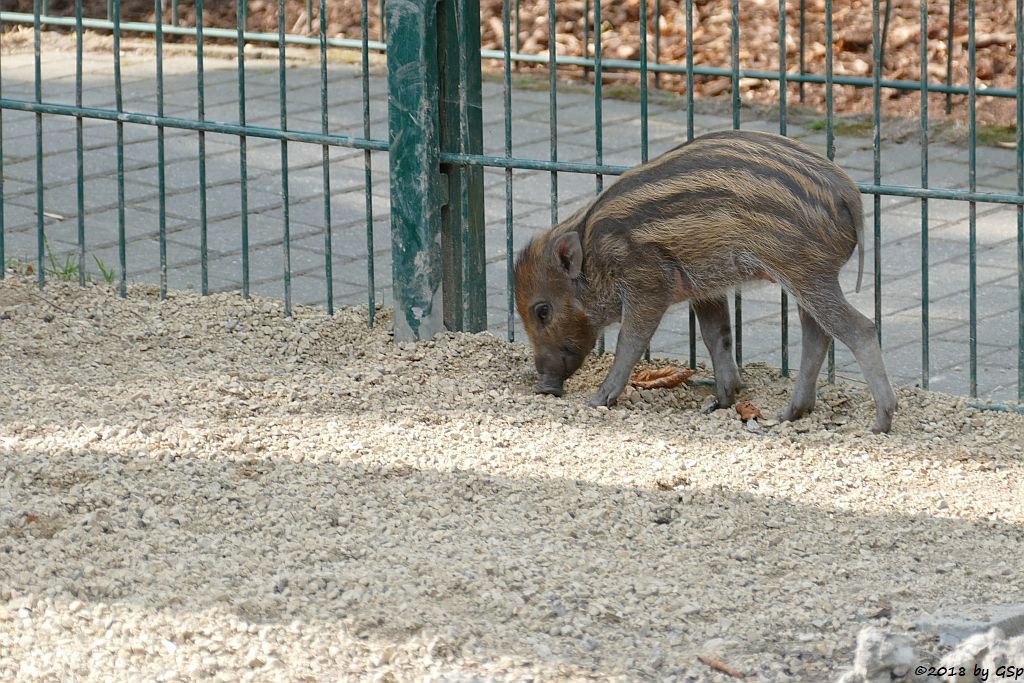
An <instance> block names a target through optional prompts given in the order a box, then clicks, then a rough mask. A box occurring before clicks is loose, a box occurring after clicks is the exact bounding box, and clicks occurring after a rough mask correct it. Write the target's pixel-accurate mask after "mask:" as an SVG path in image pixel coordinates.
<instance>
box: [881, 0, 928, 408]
mask: <svg viewBox="0 0 1024 683" xmlns="http://www.w3.org/2000/svg"><path fill="white" fill-rule="evenodd" d="M890 1H891V0H890ZM921 187H924V188H926V187H928V2H927V0H921ZM928 296H929V295H928V198H927V197H922V198H921V386H922V387H924V388H925V389H927V388H928V379H929V368H928Z"/></svg>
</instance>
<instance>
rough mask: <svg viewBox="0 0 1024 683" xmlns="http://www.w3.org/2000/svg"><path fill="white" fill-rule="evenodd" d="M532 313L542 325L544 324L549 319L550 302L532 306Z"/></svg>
mask: <svg viewBox="0 0 1024 683" xmlns="http://www.w3.org/2000/svg"><path fill="white" fill-rule="evenodd" d="M533 313H534V315H536V316H537V320H539V321H540V323H541V324H542V325H546V324H547V323H548V321H549V320H551V304H537V305H536V306H534V307H533Z"/></svg>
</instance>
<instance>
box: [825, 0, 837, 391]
mask: <svg viewBox="0 0 1024 683" xmlns="http://www.w3.org/2000/svg"><path fill="white" fill-rule="evenodd" d="M834 58H835V55H834V53H833V44H832V0H825V154H826V155H827V156H828V158H829V159H830V160H832V159H835V158H836V133H835V104H834V99H833V95H834V92H835V88H834V84H833V77H834V66H835V62H834ZM827 375H828V382H829V384H833V383H834V382H835V381H836V342H835V339H833V340H832V341H831V342H829V345H828V369H827Z"/></svg>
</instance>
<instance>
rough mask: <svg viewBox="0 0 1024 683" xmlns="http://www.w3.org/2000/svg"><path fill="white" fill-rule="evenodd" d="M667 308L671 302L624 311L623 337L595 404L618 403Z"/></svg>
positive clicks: (621, 333)
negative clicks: (617, 400)
mask: <svg viewBox="0 0 1024 683" xmlns="http://www.w3.org/2000/svg"><path fill="white" fill-rule="evenodd" d="M667 308H668V306H667V304H666V305H658V306H651V305H648V306H644V307H638V308H632V309H629V308H627V309H626V310H625V311H623V314H622V327H620V328H619V339H618V342H616V345H615V361H614V362H613V363H612V369H611V370H610V371H609V372H608V376H607V377H605V378H604V381H603V382H601V387H600V388H599V389H598V390H597V393H596V394H594V396H593V398H591V399H590V401H589V405H590V406H591V407H592V408H596V407H597V406H608V407H611V406H613V405H615V401H616V399H617V398H618V397H619V394H621V393H622V390H623V389H625V388H626V383H627V382H628V381H629V376H630V375H631V374H632V373H633V368H634V367H636V364H637V362H638V361H639V360H640V357H641V356H643V355H644V350H646V349H647V347H648V346H649V345H650V343H651V337H653V336H654V331H655V330H657V329H658V324H659V323H661V317H662V316H663V315H664V314H665V310H666V309H667Z"/></svg>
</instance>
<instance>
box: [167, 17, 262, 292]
mask: <svg viewBox="0 0 1024 683" xmlns="http://www.w3.org/2000/svg"><path fill="white" fill-rule="evenodd" d="M153 5H154V7H153V11H154V16H155V19H156V21H155V23H156V113H157V116H163V115H164V27H163V23H164V22H163V12H164V6H163V5H164V3H163V0H156V2H154V3H153ZM239 63H241V62H239ZM156 173H157V185H158V188H157V192H158V193H159V195H160V197H159V200H158V201H159V210H160V217H159V219H158V220H159V227H158V231H159V242H160V244H159V250H160V298H161V299H166V298H167V188H166V184H167V183H166V180H167V169H166V167H165V164H164V127H163V126H157V128H156ZM243 215H244V214H243ZM243 220H245V219H244V218H243Z"/></svg>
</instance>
